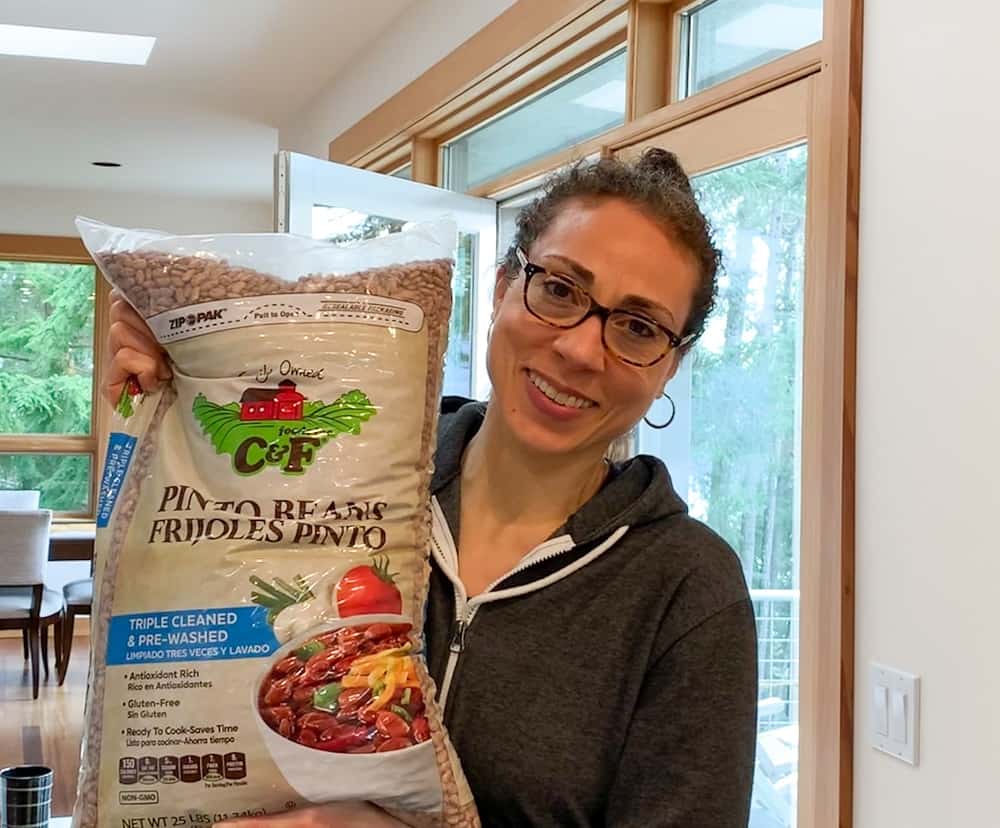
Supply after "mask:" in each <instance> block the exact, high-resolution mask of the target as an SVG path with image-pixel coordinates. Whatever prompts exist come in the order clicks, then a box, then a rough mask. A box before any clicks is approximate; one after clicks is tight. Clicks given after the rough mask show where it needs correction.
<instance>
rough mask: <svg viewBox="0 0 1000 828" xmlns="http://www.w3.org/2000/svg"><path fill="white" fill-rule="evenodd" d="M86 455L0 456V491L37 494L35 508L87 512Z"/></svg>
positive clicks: (88, 466)
mask: <svg viewBox="0 0 1000 828" xmlns="http://www.w3.org/2000/svg"><path fill="white" fill-rule="evenodd" d="M90 475H91V457H90V455H89V454H0V490H5V489H13V490H25V489H27V490H34V491H39V492H41V495H40V497H39V504H38V505H39V507H40V508H42V509H52V511H54V512H84V513H86V512H90Z"/></svg>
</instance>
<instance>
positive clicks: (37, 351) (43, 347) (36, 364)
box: [0, 261, 95, 511]
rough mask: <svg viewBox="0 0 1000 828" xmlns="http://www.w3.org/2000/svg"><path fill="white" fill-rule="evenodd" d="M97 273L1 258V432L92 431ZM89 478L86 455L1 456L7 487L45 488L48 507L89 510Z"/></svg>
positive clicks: (1, 477)
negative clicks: (7, 260)
mask: <svg viewBox="0 0 1000 828" xmlns="http://www.w3.org/2000/svg"><path fill="white" fill-rule="evenodd" d="M94 278H95V272H94V267H93V266H92V265H64V264H50V263H41V262H6V261H0V400H2V401H3V403H2V404H0V433H2V434H88V433H89V432H90V419H91V405H92V389H93V373H94V348H93V337H94ZM89 483H90V463H89V458H88V457H86V456H81V455H41V454H7V455H2V456H0V488H6V489H21V488H25V489H40V490H41V492H42V504H43V505H44V506H46V507H47V508H51V509H55V510H66V511H69V510H78V509H81V508H84V507H85V506H86V503H87V495H88V490H89Z"/></svg>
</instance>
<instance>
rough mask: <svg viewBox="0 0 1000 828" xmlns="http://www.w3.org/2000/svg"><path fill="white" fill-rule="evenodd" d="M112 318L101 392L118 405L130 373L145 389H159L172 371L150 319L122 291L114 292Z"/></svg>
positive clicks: (110, 319) (113, 403)
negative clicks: (134, 306) (126, 298)
mask: <svg viewBox="0 0 1000 828" xmlns="http://www.w3.org/2000/svg"><path fill="white" fill-rule="evenodd" d="M109 321H110V325H109V328H108V350H107V354H108V358H107V362H106V363H105V371H104V387H103V388H102V389H101V391H102V393H103V394H104V396H105V398H106V399H107V400H108V401H109V402H110V403H111V404H112V405H116V404H117V403H118V399H119V397H121V394H122V387H123V386H124V385H125V381H126V380H127V379H128V378H129V377H130V376H132V375H134V376H136V377H137V378H138V379H139V385H140V386H142V390H143V391H155V390H156V388H157V387H159V385H160V383H161V382H164V381H166V380H168V379H170V377H171V376H172V374H171V372H170V366H169V364H168V363H167V356H166V354H165V353H164V351H163V349H162V348H161V347H160V344H159V343H158V342H157V341H156V338H155V337H154V336H153V332H152V331H151V330H150V329H149V326H148V325H147V324H146V321H145V320H144V319H143V318H142V317H141V316H139V314H138V313H136V312H135V309H134V308H133V307H132V306H131V305H130V304H129V303H128V302H126V301H125V299H124V298H123V297H122V295H121V294H120V293H118V291H113V292H112V294H111V309H110V312H109Z"/></svg>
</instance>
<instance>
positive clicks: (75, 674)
mask: <svg viewBox="0 0 1000 828" xmlns="http://www.w3.org/2000/svg"><path fill="white" fill-rule="evenodd" d="M89 660H90V654H89V652H88V639H87V638H86V637H85V636H78V637H77V638H76V639H75V640H74V642H73V653H72V657H71V658H70V662H69V673H68V675H67V676H66V683H65V684H64V685H63V686H62V687H60V686H59V685H58V683H57V681H56V675H55V672H56V671H55V665H54V664H53V654H52V648H51V646H50V647H49V678H48V681H46V680H45V678H44V674H43V678H42V680H41V686H40V687H39V690H38V698H37V699H36V700H32V698H31V670H30V669H29V667H28V662H27V661H25V660H24V654H23V652H22V649H21V641H20V639H18V638H0V710H2V715H0V767H6V766H7V765H16V764H22V763H24V764H42V765H48V766H49V767H50V768H52V769H53V770H54V771H55V775H54V779H53V789H52V815H53V816H68V815H69V814H70V813H71V812H72V810H73V800H74V798H75V796H76V776H77V772H78V770H79V768H80V736H81V733H82V732H83V705H84V699H85V697H86V693H87V665H88V662H89Z"/></svg>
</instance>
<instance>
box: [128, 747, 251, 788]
mask: <svg viewBox="0 0 1000 828" xmlns="http://www.w3.org/2000/svg"><path fill="white" fill-rule="evenodd" d="M246 775H247V755H246V754H245V753H236V752H233V753H227V754H226V755H225V756H221V755H220V754H218V753H206V754H205V755H204V756H198V755H196V754H188V755H187V756H181V757H177V756H160V757H156V756H141V757H139V758H136V757H135V756H123V757H121V759H119V760H118V782H119V784H121V785H135V784H136V783H137V782H141V783H142V784H143V785H154V784H156V783H157V782H161V783H163V784H164V785H172V784H173V783H175V782H188V783H192V782H201V781H205V782H221V781H222V780H223V779H230V780H236V779H246Z"/></svg>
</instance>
